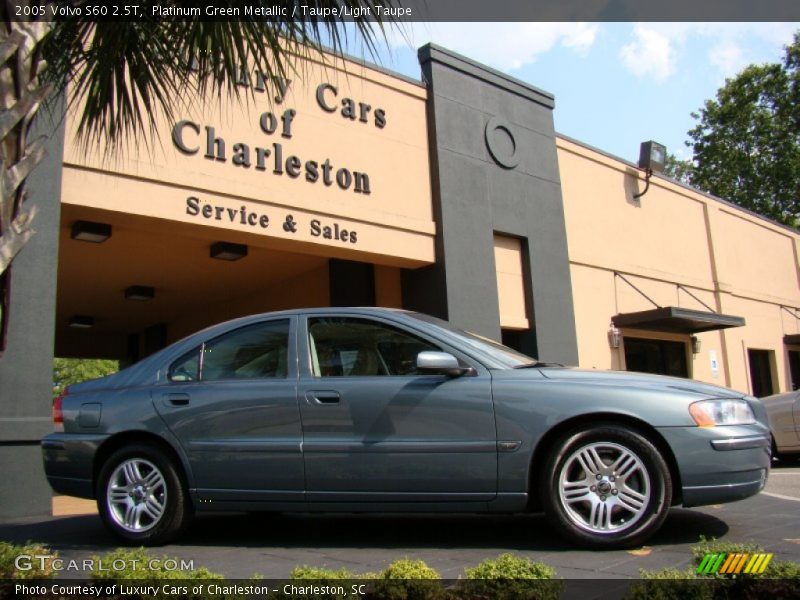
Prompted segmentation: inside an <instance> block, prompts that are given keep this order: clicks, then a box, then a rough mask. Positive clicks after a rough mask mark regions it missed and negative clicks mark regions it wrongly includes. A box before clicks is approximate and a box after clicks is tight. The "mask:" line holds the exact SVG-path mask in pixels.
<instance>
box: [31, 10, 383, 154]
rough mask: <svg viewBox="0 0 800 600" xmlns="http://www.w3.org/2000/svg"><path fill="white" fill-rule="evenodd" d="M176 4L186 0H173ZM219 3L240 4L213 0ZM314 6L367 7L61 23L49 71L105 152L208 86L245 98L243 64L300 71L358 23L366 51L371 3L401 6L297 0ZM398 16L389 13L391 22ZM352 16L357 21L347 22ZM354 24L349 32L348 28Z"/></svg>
mask: <svg viewBox="0 0 800 600" xmlns="http://www.w3.org/2000/svg"><path fill="white" fill-rule="evenodd" d="M174 4H176V5H178V4H183V3H181V2H175V3H174ZM216 4H217V6H226V5H227V6H241V4H240V3H239V2H236V1H234V0H229V1H228V2H217V3H216ZM263 4H264V6H274V5H279V6H285V7H286V8H287V12H288V14H290V15H291V14H293V10H294V8H295V7H299V5H300V4H301V2H299V1H298V0H281V1H276V2H272V1H271V2H264V3H263ZM302 4H304V5H306V6H311V7H315V8H328V7H334V6H338V7H341V6H346V7H348V8H349V9H351V10H352V9H358V8H370V9H371V14H372V17H371V18H370V19H366V18H362V19H345V18H343V17H341V16H328V17H325V18H321V19H314V20H301V19H284V20H280V19H278V20H264V19H259V18H256V17H241V18H239V19H237V20H213V21H203V20H200V19H199V18H198V19H163V20H161V19H154V18H143V19H140V20H138V21H130V22H97V23H92V22H87V21H85V20H82V19H80V20H79V19H74V20H72V19H67V20H65V21H61V22H59V23H58V24H57V25H56V27H55V28H54V30H53V32H52V34H51V35H50V36H48V38H46V41H45V45H44V49H43V52H44V58H45V60H47V62H48V64H49V67H48V69H47V71H46V73H45V74H46V77H47V78H48V80H49V81H51V82H52V83H54V84H56V85H57V86H59V88H60V89H64V88H65V87H66V85H67V83H69V84H70V87H69V88H68V101H69V106H70V107H71V108H75V107H80V110H81V113H80V116H79V118H78V134H79V136H80V139H81V140H82V141H83V142H84V143H85V144H94V143H103V144H104V145H105V148H106V149H107V150H110V151H112V152H113V151H114V150H115V149H117V148H118V147H119V146H120V144H121V143H123V142H125V141H130V140H132V139H137V140H138V141H140V142H142V141H143V142H145V143H147V142H148V141H149V140H152V139H154V138H157V137H158V131H157V130H156V129H155V126H154V120H153V117H154V116H155V115H156V114H159V113H161V114H163V115H165V116H166V117H167V118H168V119H172V118H173V117H174V114H175V112H176V111H177V110H179V109H181V108H183V107H184V106H185V104H186V103H187V102H191V100H192V98H196V97H205V96H206V95H207V94H209V93H213V94H216V95H217V96H219V97H220V98H222V97H233V98H236V99H241V98H242V95H243V94H246V95H252V94H253V93H254V90H253V87H252V86H249V85H242V81H241V79H242V66H243V65H248V66H250V67H253V68H255V69H258V70H259V71H260V72H261V73H262V74H263V77H264V79H265V81H267V82H272V81H274V80H275V79H279V78H280V79H283V78H286V77H287V76H288V75H289V74H290V73H297V70H296V69H297V58H298V57H301V58H303V57H307V56H311V55H312V54H313V55H316V56H320V55H321V54H320V52H321V50H322V49H323V47H325V46H327V47H328V48H329V49H330V50H331V51H333V52H334V53H335V54H341V53H342V51H343V49H344V48H346V47H347V44H348V36H349V35H351V33H352V31H354V32H355V35H357V36H358V37H359V38H360V39H361V40H362V42H363V44H364V47H365V48H366V50H367V51H368V53H369V54H370V56H371V57H374V56H376V54H377V51H378V44H379V43H380V40H381V39H383V40H385V36H386V29H385V27H386V25H387V21H386V20H385V19H384V18H383V17H378V16H377V13H376V11H375V8H376V7H377V6H384V7H385V6H397V5H399V1H398V0H303V1H302ZM391 23H394V21H391ZM348 24H353V25H354V27H353V26H352V25H351V26H350V27H349V28H348ZM348 29H350V31H348Z"/></svg>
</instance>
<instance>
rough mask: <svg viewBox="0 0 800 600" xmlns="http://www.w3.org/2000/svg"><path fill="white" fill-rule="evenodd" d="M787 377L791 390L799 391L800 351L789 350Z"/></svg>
mask: <svg viewBox="0 0 800 600" xmlns="http://www.w3.org/2000/svg"><path fill="white" fill-rule="evenodd" d="M789 375H790V376H791V378H792V390H793V391H794V390H800V350H789Z"/></svg>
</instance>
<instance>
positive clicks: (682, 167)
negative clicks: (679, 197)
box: [664, 153, 694, 185]
mask: <svg viewBox="0 0 800 600" xmlns="http://www.w3.org/2000/svg"><path fill="white" fill-rule="evenodd" d="M664 175H666V176H667V177H672V179H674V180H676V181H680V182H681V183H685V184H686V185H692V176H693V175H694V164H692V161H691V160H681V159H680V158H678V157H677V156H675V155H674V154H670V153H667V160H666V162H665V164H664Z"/></svg>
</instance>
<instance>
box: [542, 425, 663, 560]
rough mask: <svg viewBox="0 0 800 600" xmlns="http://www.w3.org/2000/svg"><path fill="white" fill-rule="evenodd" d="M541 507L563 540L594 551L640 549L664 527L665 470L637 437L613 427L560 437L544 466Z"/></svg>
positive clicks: (645, 441) (651, 447) (648, 445)
mask: <svg viewBox="0 0 800 600" xmlns="http://www.w3.org/2000/svg"><path fill="white" fill-rule="evenodd" d="M544 478H545V480H544V482H543V483H544V485H543V486H542V505H543V507H544V509H545V512H546V513H547V515H548V516H549V517H550V518H551V521H552V522H553V524H554V525H555V526H556V528H557V529H558V530H559V531H560V533H562V534H563V535H564V536H566V537H567V538H570V539H571V540H573V541H575V542H577V543H579V544H581V545H584V546H590V547H595V548H612V547H630V546H635V545H639V544H641V543H642V542H644V541H645V540H646V539H647V538H648V537H649V536H650V535H652V534H653V533H654V532H655V531H656V530H657V529H658V528H659V527H660V526H661V524H662V523H663V522H664V519H665V518H666V515H667V511H668V510H669V506H670V499H671V497H672V484H671V480H670V475H669V468H668V467H667V464H666V462H665V461H664V459H663V457H662V456H661V454H660V453H659V451H658V450H657V449H656V447H655V446H654V445H653V444H652V443H651V442H650V441H649V440H648V439H647V438H645V437H644V436H642V435H641V434H640V433H638V432H637V431H634V430H632V429H630V428H628V427H625V426H622V425H616V424H602V425H598V426H594V427H583V428H580V429H576V430H573V431H571V432H569V433H567V434H566V435H565V436H563V437H562V438H561V439H560V440H559V441H558V442H556V444H555V445H554V447H553V450H552V451H551V452H550V455H549V457H548V460H547V465H546V471H545V475H544Z"/></svg>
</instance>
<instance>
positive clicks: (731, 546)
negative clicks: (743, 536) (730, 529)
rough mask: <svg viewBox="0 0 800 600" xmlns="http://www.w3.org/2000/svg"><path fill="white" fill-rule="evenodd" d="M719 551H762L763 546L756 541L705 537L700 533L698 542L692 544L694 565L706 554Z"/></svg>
mask: <svg viewBox="0 0 800 600" xmlns="http://www.w3.org/2000/svg"><path fill="white" fill-rule="evenodd" d="M721 552H724V553H725V554H733V553H735V552H749V553H752V552H764V547H763V546H761V544H757V543H756V542H728V541H721V540H718V539H716V538H713V537H712V538H711V539H707V538H706V537H705V536H703V535H701V536H700V541H699V542H698V544H697V545H696V546H692V558H693V559H694V566H695V567H698V566H700V563H701V562H702V561H703V557H704V556H705V555H706V554H719V553H721Z"/></svg>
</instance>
